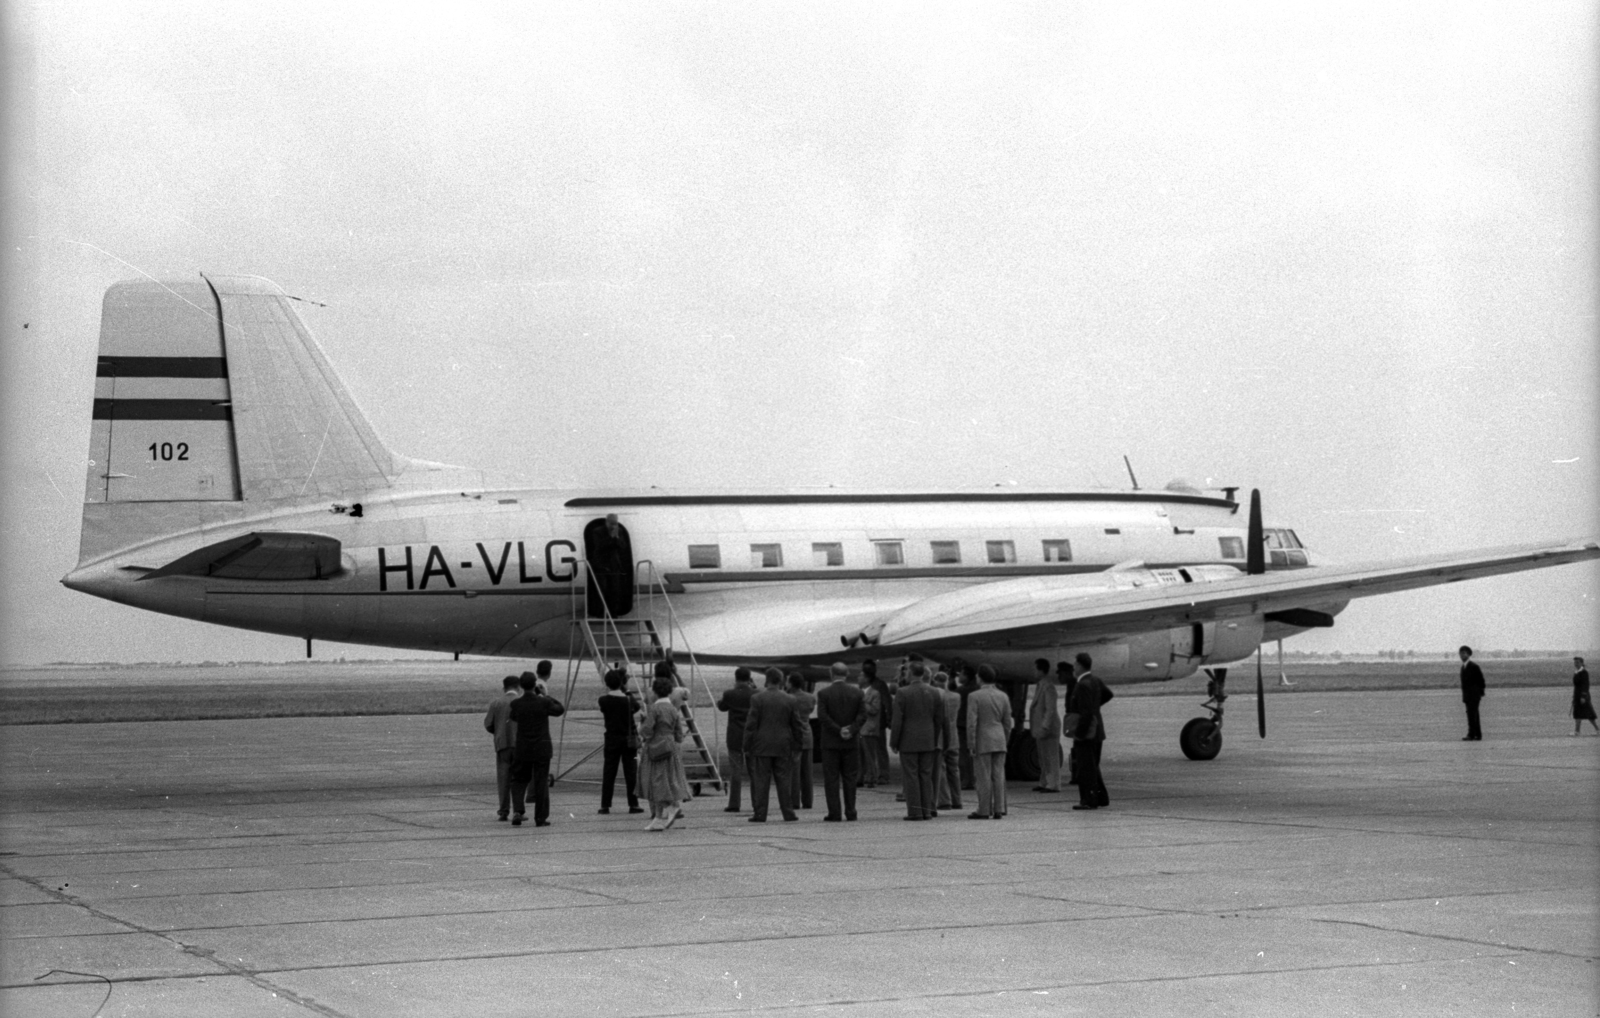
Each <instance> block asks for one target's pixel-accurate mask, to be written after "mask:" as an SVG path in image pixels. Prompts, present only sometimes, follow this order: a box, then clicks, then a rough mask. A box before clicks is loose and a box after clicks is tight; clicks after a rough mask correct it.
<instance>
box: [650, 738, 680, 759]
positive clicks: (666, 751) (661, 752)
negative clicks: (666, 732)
mask: <svg viewBox="0 0 1600 1018" xmlns="http://www.w3.org/2000/svg"><path fill="white" fill-rule="evenodd" d="M677 751H678V744H677V743H675V742H671V741H669V742H666V743H665V744H663V745H662V746H661V747H660V748H659V749H658V748H656V747H655V746H651V747H650V762H651V763H660V762H661V761H663V760H671V759H672V754H674V753H676V752H677Z"/></svg>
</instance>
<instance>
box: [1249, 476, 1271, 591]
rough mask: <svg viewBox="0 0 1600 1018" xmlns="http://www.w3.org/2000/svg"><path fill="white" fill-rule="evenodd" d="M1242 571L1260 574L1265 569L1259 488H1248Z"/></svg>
mask: <svg viewBox="0 0 1600 1018" xmlns="http://www.w3.org/2000/svg"><path fill="white" fill-rule="evenodd" d="M1244 571H1245V572H1246V573H1247V574H1248V575H1250V576H1260V575H1261V574H1262V573H1264V572H1266V571H1267V553H1266V538H1265V536H1264V535H1263V534H1262V531H1261V489H1259V488H1251V489H1250V529H1249V530H1247V531H1246V532H1245V552H1244Z"/></svg>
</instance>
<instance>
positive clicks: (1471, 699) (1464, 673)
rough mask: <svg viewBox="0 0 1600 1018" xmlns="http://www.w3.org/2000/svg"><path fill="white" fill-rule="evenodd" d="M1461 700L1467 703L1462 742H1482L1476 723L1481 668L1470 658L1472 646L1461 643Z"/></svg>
mask: <svg viewBox="0 0 1600 1018" xmlns="http://www.w3.org/2000/svg"><path fill="white" fill-rule="evenodd" d="M1458 653H1460V655H1461V701H1462V702H1463V703H1465V704H1466V705H1467V734H1466V737H1465V738H1463V739H1462V740H1461V741H1462V742H1482V741H1483V728H1482V727H1480V726H1479V724H1478V702H1479V701H1480V700H1482V699H1483V669H1482V668H1479V667H1478V662H1476V661H1474V660H1472V648H1471V647H1468V646H1467V645H1466V644H1462V645H1461V650H1460V651H1459V652H1458Z"/></svg>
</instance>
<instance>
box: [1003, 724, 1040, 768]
mask: <svg viewBox="0 0 1600 1018" xmlns="http://www.w3.org/2000/svg"><path fill="white" fill-rule="evenodd" d="M1006 780H1007V781H1038V780H1039V747H1038V745H1037V744H1036V743H1035V742H1034V741H1033V736H1032V735H1029V734H1028V733H1027V732H1025V731H1023V730H1021V729H1020V728H1019V729H1015V730H1014V731H1012V733H1011V745H1010V746H1009V747H1007V749H1006Z"/></svg>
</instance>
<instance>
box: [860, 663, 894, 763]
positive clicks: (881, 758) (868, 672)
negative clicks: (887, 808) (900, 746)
mask: <svg viewBox="0 0 1600 1018" xmlns="http://www.w3.org/2000/svg"><path fill="white" fill-rule="evenodd" d="M861 674H862V675H864V676H865V677H866V681H867V685H869V686H871V687H872V688H873V689H875V690H877V691H878V711H879V713H878V734H877V737H876V738H874V739H873V740H872V742H871V743H870V748H871V750H872V753H873V755H875V756H876V757H877V758H878V770H877V775H878V777H877V780H878V781H883V782H887V781H888V780H889V729H890V727H891V723H892V722H893V720H894V693H892V692H891V691H890V689H889V684H888V683H887V682H885V681H883V680H882V679H880V678H878V662H876V661H874V660H872V659H871V658H870V657H869V658H867V659H866V660H865V661H863V662H861ZM867 748H868V747H863V749H862V752H866V750H867ZM867 773H869V774H870V773H872V772H871V771H868V772H867Z"/></svg>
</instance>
